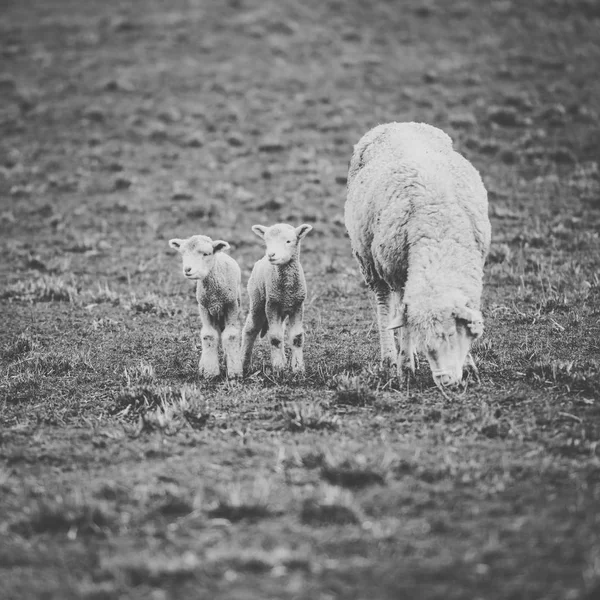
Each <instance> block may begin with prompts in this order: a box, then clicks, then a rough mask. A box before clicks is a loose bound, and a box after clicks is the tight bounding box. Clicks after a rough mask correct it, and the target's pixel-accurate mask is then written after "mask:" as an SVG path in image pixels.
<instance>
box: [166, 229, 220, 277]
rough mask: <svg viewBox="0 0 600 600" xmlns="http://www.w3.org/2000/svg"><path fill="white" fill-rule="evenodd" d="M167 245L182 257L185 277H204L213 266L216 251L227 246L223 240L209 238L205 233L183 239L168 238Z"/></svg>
mask: <svg viewBox="0 0 600 600" xmlns="http://www.w3.org/2000/svg"><path fill="white" fill-rule="evenodd" d="M169 246H171V248H175V250H177V251H178V252H179V254H181V258H182V259H183V274H184V276H185V277H186V278H187V279H204V278H205V277H206V276H207V275H208V274H209V273H210V272H211V270H212V268H213V267H214V266H215V255H216V253H217V252H220V251H222V250H226V249H227V248H229V244H228V243H227V242H224V241H223V240H215V241H213V240H211V239H210V238H209V237H207V236H205V235H193V236H192V237H190V238H187V239H185V240H182V239H179V238H175V239H172V240H169Z"/></svg>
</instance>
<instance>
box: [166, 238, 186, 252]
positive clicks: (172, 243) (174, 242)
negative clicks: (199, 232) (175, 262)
mask: <svg viewBox="0 0 600 600" xmlns="http://www.w3.org/2000/svg"><path fill="white" fill-rule="evenodd" d="M182 244H183V240H180V239H179V238H173V239H172V240H169V246H171V248H175V250H181V245H182Z"/></svg>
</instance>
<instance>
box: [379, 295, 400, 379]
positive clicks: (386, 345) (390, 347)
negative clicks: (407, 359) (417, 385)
mask: <svg viewBox="0 0 600 600" xmlns="http://www.w3.org/2000/svg"><path fill="white" fill-rule="evenodd" d="M374 292H375V297H376V299H377V325H378V328H379V342H380V344H381V365H382V366H383V367H384V368H389V367H393V366H395V365H396V364H397V363H396V360H397V351H396V342H395V340H394V332H393V330H390V329H388V325H389V323H390V312H391V311H390V309H391V306H392V293H391V291H390V289H389V287H387V285H385V284H384V285H381V286H379V287H377V288H375V289H374Z"/></svg>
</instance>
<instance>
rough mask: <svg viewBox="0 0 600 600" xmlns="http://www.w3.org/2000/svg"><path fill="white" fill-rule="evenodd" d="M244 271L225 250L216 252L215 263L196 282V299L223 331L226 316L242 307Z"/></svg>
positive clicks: (235, 312)
mask: <svg viewBox="0 0 600 600" xmlns="http://www.w3.org/2000/svg"><path fill="white" fill-rule="evenodd" d="M241 289H242V273H241V270H240V267H239V265H238V264H237V262H236V261H235V260H234V259H233V258H231V256H229V255H228V254H225V253H224V252H216V253H215V264H214V267H213V268H212V269H211V270H210V272H209V273H208V275H207V276H206V277H205V278H204V279H199V280H198V281H197V283H196V299H197V300H198V304H199V305H200V306H202V307H203V308H204V309H206V310H207V311H208V313H209V315H210V316H211V318H212V319H214V321H215V322H216V323H217V324H218V325H219V328H220V330H221V331H223V329H224V328H225V318H226V316H228V315H231V314H237V312H238V311H239V310H240V307H241Z"/></svg>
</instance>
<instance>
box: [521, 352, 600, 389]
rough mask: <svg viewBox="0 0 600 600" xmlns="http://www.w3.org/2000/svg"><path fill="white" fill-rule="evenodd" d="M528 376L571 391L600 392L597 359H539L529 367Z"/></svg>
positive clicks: (599, 370) (599, 363) (599, 368)
mask: <svg viewBox="0 0 600 600" xmlns="http://www.w3.org/2000/svg"><path fill="white" fill-rule="evenodd" d="M526 376H527V378H528V379H531V380H533V381H535V382H538V383H541V384H542V385H545V386H549V387H558V388H560V389H562V390H564V391H566V392H569V393H571V392H572V393H577V392H579V393H584V394H590V395H597V394H599V393H600V362H599V361H596V360H586V361H574V360H571V361H565V360H538V361H536V362H535V363H534V364H533V365H531V366H530V367H529V368H528V369H527V372H526Z"/></svg>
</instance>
